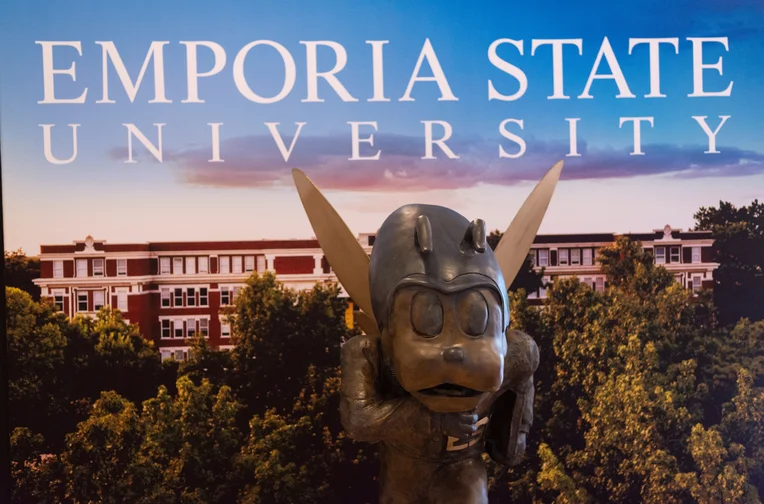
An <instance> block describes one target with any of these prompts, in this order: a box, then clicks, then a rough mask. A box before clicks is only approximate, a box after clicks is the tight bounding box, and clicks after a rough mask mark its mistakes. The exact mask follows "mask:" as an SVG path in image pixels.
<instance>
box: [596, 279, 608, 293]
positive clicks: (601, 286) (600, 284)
mask: <svg viewBox="0 0 764 504" xmlns="http://www.w3.org/2000/svg"><path fill="white" fill-rule="evenodd" d="M594 290H596V291H597V292H604V291H605V278H604V277H597V278H595V279H594Z"/></svg>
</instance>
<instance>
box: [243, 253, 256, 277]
mask: <svg viewBox="0 0 764 504" xmlns="http://www.w3.org/2000/svg"><path fill="white" fill-rule="evenodd" d="M244 271H245V272H246V273H249V272H250V271H255V256H246V257H245V258H244Z"/></svg>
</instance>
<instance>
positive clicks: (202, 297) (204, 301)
mask: <svg viewBox="0 0 764 504" xmlns="http://www.w3.org/2000/svg"><path fill="white" fill-rule="evenodd" d="M207 305H209V297H208V296H207V287H201V288H200V289H199V306H207Z"/></svg>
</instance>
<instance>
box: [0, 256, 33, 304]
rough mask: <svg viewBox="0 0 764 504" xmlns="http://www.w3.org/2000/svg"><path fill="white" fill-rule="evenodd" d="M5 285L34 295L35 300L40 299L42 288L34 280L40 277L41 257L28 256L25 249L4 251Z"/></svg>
mask: <svg viewBox="0 0 764 504" xmlns="http://www.w3.org/2000/svg"><path fill="white" fill-rule="evenodd" d="M3 255H4V262H5V286H6V287H15V288H17V289H21V290H23V291H24V292H26V293H28V294H29V295H30V296H32V299H33V300H34V301H39V300H40V288H39V287H38V286H36V285H35V284H34V280H35V279H37V278H40V259H39V258H37V257H28V256H27V255H26V254H25V253H24V251H23V250H21V249H18V250H15V251H13V252H8V251H7V250H6V251H5V252H4V254H3Z"/></svg>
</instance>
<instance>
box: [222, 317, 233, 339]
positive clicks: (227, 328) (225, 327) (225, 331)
mask: <svg viewBox="0 0 764 504" xmlns="http://www.w3.org/2000/svg"><path fill="white" fill-rule="evenodd" d="M230 337H231V324H229V323H228V322H226V321H224V320H221V321H220V338H221V339H229V338H230Z"/></svg>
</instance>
